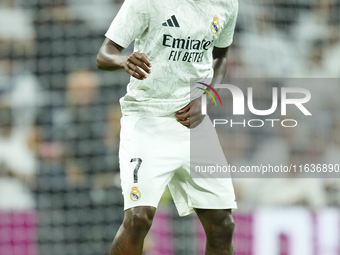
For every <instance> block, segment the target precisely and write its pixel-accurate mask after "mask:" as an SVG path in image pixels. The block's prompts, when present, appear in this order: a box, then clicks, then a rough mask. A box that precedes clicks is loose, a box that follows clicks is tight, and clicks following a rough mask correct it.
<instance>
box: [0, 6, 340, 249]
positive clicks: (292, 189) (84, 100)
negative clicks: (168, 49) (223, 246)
mask: <svg viewBox="0 0 340 255" xmlns="http://www.w3.org/2000/svg"><path fill="white" fill-rule="evenodd" d="M122 2H123V1H121V0H1V2H0V24H1V25H0V254H1V255H38V254H40V255H45V254H46V255H47V254H48V255H54V254H58V255H61V254H62V255H80V254H81V255H104V254H108V250H109V247H110V244H111V241H112V239H113V237H114V235H115V233H116V231H117V229H118V227H119V224H120V222H121V221H122V217H123V200H122V195H121V190H120V180H119V168H118V158H117V152H118V143H119V119H120V110H119V105H118V99H119V98H120V97H121V96H122V95H124V92H125V89H126V84H127V83H128V80H129V76H128V75H127V74H126V73H125V72H124V71H119V72H115V73H105V72H101V71H98V70H97V68H96V62H95V58H96V54H97V52H98V50H99V48H100V46H101V44H102V42H103V40H104V33H105V31H106V29H107V28H108V26H109V24H110V23H111V21H112V19H113V18H114V17H115V15H116V13H117V12H118V10H119V8H120V5H121V4H122ZM339 20H340V4H339V1H338V0H256V1H255V0H241V1H240V14H239V19H238V24H237V28H236V34H235V40H234V44H233V45H232V47H231V50H230V53H229V69H228V75H229V77H242V78H243V77H261V78H263V77H264V78H271V77H274V78H302V77H307V78H314V77H323V78H331V77H333V78H337V77H339V76H340V62H339V59H340V22H339ZM193 25H195V24H193ZM131 51H132V47H129V48H128V49H126V53H129V52H131ZM325 89H326V88H325ZM327 89H328V88H327ZM331 91H332V95H339V94H340V93H339V92H340V88H339V87H337V86H335V87H334V88H332V90H331ZM320 93H322V91H320ZM264 95H265V93H263V95H262V94H261V93H260V95H259V97H261V96H263V97H264V98H263V100H267V98H266V97H265V96H264ZM333 101H334V100H333ZM333 101H332V102H333ZM335 101H336V102H338V101H339V100H335ZM325 102H328V100H327V98H325ZM336 102H335V104H325V105H323V106H322V107H323V108H321V109H322V110H324V115H325V119H327V120H328V125H326V128H325V127H322V128H323V129H322V130H321V131H320V130H319V131H320V132H318V134H321V135H320V136H318V137H316V139H315V140H313V143H311V144H310V147H311V148H313V150H311V151H310V153H312V154H313V155H312V156H313V158H314V159H315V158H323V159H324V160H326V161H327V162H328V163H331V162H332V163H339V161H340V159H339V158H340V115H339V114H340V111H339V108H338V107H339V105H337V104H336ZM315 128H316V129H317V128H318V127H315ZM257 135H258V134H256V133H243V132H239V133H238V132H236V133H233V135H232V136H230V137H228V138H229V139H231V140H228V141H229V143H228V146H227V148H226V154H227V159H228V160H229V161H230V162H231V163H235V162H239V161H242V160H243V161H246V160H249V159H251V158H254V157H255V158H258V159H261V156H262V158H266V157H268V155H269V154H270V151H271V148H270V146H265V145H266V144H264V145H263V146H251V145H249V141H251V142H252V143H253V145H254V144H255V145H256V144H259V142H261V141H262V140H261V139H262V138H263V136H257ZM285 139H286V138H285V137H281V138H280V140H278V141H276V142H277V144H280V142H284V140H285ZM320 141H328V142H327V146H320ZM272 142H273V141H272ZM267 145H268V143H267ZM281 149H282V150H283V153H287V151H290V150H291V148H290V147H289V143H288V145H287V144H286V145H283V146H282V147H281ZM297 155H300V156H302V155H301V153H300V154H297ZM304 156H306V155H304ZM235 190H236V195H237V197H238V202H239V207H240V209H239V210H238V211H236V212H235V214H234V215H235V220H236V230H235V238H234V240H235V246H236V254H238V255H260V254H261V255H297V254H298V255H304V254H306V255H339V254H340V242H339V240H340V210H339V209H338V207H339V205H340V181H339V180H338V179H314V180H312V181H308V180H306V179H301V178H296V179H294V178H293V179H289V180H286V179H279V180H278V179H273V180H271V179H267V180H265V182H263V180H258V179H251V180H249V179H237V180H235ZM279 191H281V192H279ZM203 250H204V234H203V231H202V228H201V227H200V225H199V223H198V220H197V218H196V216H194V215H192V216H189V217H185V218H179V217H178V216H177V212H176V211H175V209H174V206H173V204H172V202H171V200H170V197H169V194H168V193H167V192H166V193H165V194H164V196H163V199H162V201H161V203H160V207H159V209H158V213H157V215H156V218H155V222H154V225H153V227H152V230H151V231H150V234H149V235H148V238H147V240H146V245H145V254H146V255H158V254H164V255H171V254H176V255H177V254H182V255H194V254H203Z"/></svg>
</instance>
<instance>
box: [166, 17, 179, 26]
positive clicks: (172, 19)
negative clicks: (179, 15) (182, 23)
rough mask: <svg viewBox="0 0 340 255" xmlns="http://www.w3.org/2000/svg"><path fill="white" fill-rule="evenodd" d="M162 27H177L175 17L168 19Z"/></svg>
mask: <svg viewBox="0 0 340 255" xmlns="http://www.w3.org/2000/svg"><path fill="white" fill-rule="evenodd" d="M162 26H164V27H167V26H169V27H179V24H178V21H177V19H176V17H175V15H172V16H171V18H170V19H168V20H167V21H166V22H164V23H162Z"/></svg>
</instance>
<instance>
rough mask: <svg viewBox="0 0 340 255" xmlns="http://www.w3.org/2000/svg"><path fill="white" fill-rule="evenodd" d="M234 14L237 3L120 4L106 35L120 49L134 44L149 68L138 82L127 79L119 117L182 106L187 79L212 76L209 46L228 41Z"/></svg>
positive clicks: (166, 0) (171, 0) (143, 0)
mask: <svg viewBox="0 0 340 255" xmlns="http://www.w3.org/2000/svg"><path fill="white" fill-rule="evenodd" d="M237 12H238V0H125V2H124V4H123V5H122V7H121V9H120V11H119V13H118V14H117V16H116V17H115V19H114V20H113V22H112V24H111V26H110V28H109V30H108V31H107V33H106V34H105V36H106V37H107V38H109V39H110V40H112V41H114V42H115V43H117V44H118V45H120V46H121V47H124V48H126V47H127V46H128V45H129V44H130V43H131V42H132V41H133V40H135V48H134V50H135V51H138V52H141V53H145V54H146V55H147V56H148V58H149V61H150V62H151V64H152V68H151V74H149V75H148V77H147V78H146V79H144V80H142V81H141V80H138V79H135V78H133V77H131V80H130V83H129V85H128V87H127V94H126V95H125V96H124V97H122V98H121V99H120V104H121V107H122V112H123V114H124V115H131V114H145V115H153V116H166V115H170V114H173V113H175V112H176V111H177V110H179V109H181V108H183V107H184V106H185V105H187V104H188V103H189V102H190V79H191V78H195V79H198V78H212V77H213V68H212V64H213V57H212V50H213V48H214V47H220V48H224V47H228V46H229V45H230V44H231V43H232V39H233V34H234V30H235V24H236V18H237ZM197 91H200V93H201V92H202V91H201V90H197Z"/></svg>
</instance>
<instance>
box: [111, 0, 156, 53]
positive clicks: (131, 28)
mask: <svg viewBox="0 0 340 255" xmlns="http://www.w3.org/2000/svg"><path fill="white" fill-rule="evenodd" d="M148 25H149V0H125V1H124V3H123V5H122V7H121V8H120V10H119V12H118V14H117V16H116V17H115V19H114V20H113V21H112V23H111V25H110V28H109V29H108V31H107V32H106V34H105V36H106V37H107V38H109V39H110V40H111V41H114V42H115V43H117V44H118V45H120V46H121V47H123V48H126V47H128V46H129V45H130V43H131V42H132V41H133V40H135V39H136V38H138V37H139V36H141V34H143V32H144V31H145V30H146V29H147V27H148Z"/></svg>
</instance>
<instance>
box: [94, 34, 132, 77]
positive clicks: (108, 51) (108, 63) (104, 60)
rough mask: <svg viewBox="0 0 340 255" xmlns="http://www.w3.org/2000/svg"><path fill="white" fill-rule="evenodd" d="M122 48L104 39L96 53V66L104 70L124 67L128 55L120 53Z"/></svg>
mask: <svg viewBox="0 0 340 255" xmlns="http://www.w3.org/2000/svg"><path fill="white" fill-rule="evenodd" d="M121 50H122V48H120V47H119V46H118V45H115V44H114V43H113V42H112V41H109V40H108V39H106V40H105V41H104V43H103V45H102V47H101V48H100V50H99V53H98V55H97V67H98V68H99V69H101V70H105V71H116V70H119V69H123V68H124V62H126V60H127V58H128V57H129V56H128V55H123V54H121Z"/></svg>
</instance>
